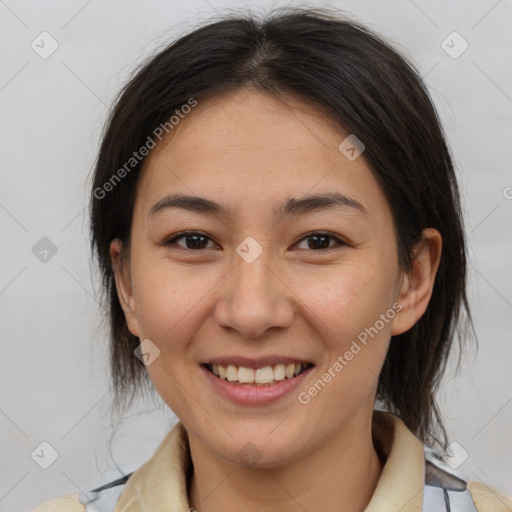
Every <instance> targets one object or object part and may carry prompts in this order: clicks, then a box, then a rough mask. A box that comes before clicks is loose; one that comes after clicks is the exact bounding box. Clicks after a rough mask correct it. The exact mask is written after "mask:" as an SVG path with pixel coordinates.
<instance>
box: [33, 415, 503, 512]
mask: <svg viewBox="0 0 512 512" xmlns="http://www.w3.org/2000/svg"><path fill="white" fill-rule="evenodd" d="M372 436H373V441H374V444H375V449H376V450H377V452H378V453H379V455H381V456H382V459H383V460H385V461H386V462H385V464H384V468H383V471H382V474H381V476H380V479H379V482H378V484H377V487H376V489H375V492H374V493H373V496H372V498H371V500H370V503H369V504H368V506H367V507H366V509H365V512H399V511H400V512H438V511H439V512H512V498H511V497H509V496H507V495H505V494H503V493H501V492H499V491H497V490H496V489H493V488H491V487H488V486H487V485H485V484H483V483H481V482H477V481H469V482H466V481H465V480H464V479H463V478H462V477H461V476H460V475H459V474H458V473H457V472H455V471H453V470H452V469H451V468H449V467H448V466H447V465H445V464H444V463H443V462H442V461H441V460H440V459H439V458H438V457H437V456H436V455H435V453H434V452H433V451H432V450H431V449H430V448H428V447H427V446H424V445H423V444H422V443H421V441H420V440H419V439H418V438H417V437H416V436H415V435H414V434H413V433H412V432H411V431H410V430H408V429H407V427H406V426H405V424H404V423H403V422H402V420H400V419H399V418H398V417H396V416H394V415H392V414H390V413H387V412H383V411H377V410H376V411H374V414H373V422H372ZM190 463H191V459H190V451H189V446H188V437H187V432H186V430H185V428H184V426H183V424H182V423H181V422H178V423H177V424H176V425H174V427H173V428H172V429H171V430H170V431H169V433H168V434H167V435H166V437H165V438H164V440H163V441H162V442H161V444H160V446H159V447H158V448H157V450H156V451H155V453H154V454H153V456H152V457H151V459H149V460H148V461H147V462H146V463H145V464H143V465H142V466H141V467H140V468H139V469H137V470H136V471H134V472H133V473H132V474H130V475H127V476H125V477H124V478H120V479H119V480H116V481H115V482H111V483H110V484H106V485H105V486H102V487H101V488H99V489H95V490H94V491H90V492H87V493H81V494H80V493H77V494H70V495H67V496H63V497H61V498H56V499H52V500H50V501H47V502H45V503H43V504H41V505H39V506H38V507H36V508H35V509H33V510H32V512H92V511H95V512H96V511H97V510H101V511H102V512H189V511H193V510H194V509H191V507H190V505H189V502H188V498H187V471H188V469H189V466H190Z"/></svg>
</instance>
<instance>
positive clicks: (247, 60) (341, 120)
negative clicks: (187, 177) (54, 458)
mask: <svg viewBox="0 0 512 512" xmlns="http://www.w3.org/2000/svg"><path fill="white" fill-rule="evenodd" d="M242 87H252V88H254V89H256V90H258V91H263V92H267V93H269V94H274V95H276V96H278V97H280V95H281V96H283V95H290V94H291V95H294V96H295V97H297V98H299V99H303V100H304V101H307V102H308V103H311V104H314V105H316V106H317V107H318V109H319V111H320V112H322V113H323V114H325V116H326V117H328V118H330V119H331V120H334V121H335V122H336V123H338V124H339V125H340V126H342V127H343V128H344V129H345V130H346V131H347V132H349V133H353V134H356V136H357V137H358V138H359V139H360V140H361V141H363V143H364V145H365V151H364V156H365V158H366V161H367V162H368V165H369V166H370V168H371V170H372V172H373V174H374V176H375V178H376V179H377V181H378V183H379V185H380V187H381V189H382V190H383V192H384V194H385V196H386V198H387V200H388V202H389V205H390V207H391V211H392V214H393V221H394V228H395V233H396V239H397V252H398V259H399V264H400V266H401V268H402V269H403V270H404V271H408V270H410V268H411V261H412V258H413V253H414V248H415V247H416V245H417V243H418V242H419V241H420V239H421V233H422V230H423V229H425V228H427V227H432V228H435V229H437V230H438V231H439V232H440V233H441V235H442V239H443V249H442V255H441V260H440V264H439V268H438V271H437V275H436V278H435V282H434V287H433V293H432V297H431V300H430V303H429V305H428V308H427V310H426V312H425V314H424V315H423V316H422V317H421V318H420V319H419V320H418V321H417V323H416V324H415V325H414V326H413V327H412V328H411V329H410V330H409V331H407V332H405V333H403V334H400V335H397V336H393V337H392V339H391V341H390V347H389V350H388V353H387V356H386V359H385V362H384V365H383V368H382V371H381V373H380V375H379V382H378V391H377V398H378V399H379V400H380V401H381V402H382V403H383V404H384V406H385V408H386V409H387V410H389V411H390V412H393V413H395V414H397V415H398V416H399V417H400V418H401V419H402V420H403V421H404V423H405V424H406V425H407V427H408V428H409V429H410V430H411V431H412V432H413V433H415V434H416V435H417V436H418V437H419V438H420V439H422V440H423V441H424V442H427V443H429V444H432V445H433V444H436V443H438V444H440V445H441V446H442V448H443V449H445V448H446V444H447V436H446V431H445V428H444V425H443V421H442V415H441V411H440V408H439V405H438V402H437V400H436V394H437V391H438V388H439V384H440V380H441V377H442V376H443V374H444V372H445V369H446V363H447V359H448V355H449V354H450V352H451V349H452V346H453V344H454V342H455V340H458V341H459V342H460V347H462V342H463V341H464V340H465V337H466V334H467V333H468V332H469V329H468V327H469V326H471V314H470V311H469V306H468V300H467V294H466V286H467V282H466V281H467V278H466V274H467V250H466V242H465V235H464V229H463V220H462V215H461V207H460V198H459V190H458V185H457V180H456V175H455V171H454V166H453V163H452V157H451V155H450V150H449V148H448V146H447V143H446V140H445V136H444V133H443V129H442V126H441V122H440V120H439V117H438V114H437V112H436V110H435V108H434V105H433V102H432V100H431V98H430V96H429V93H428V91H427V89H426V86H425V84H424V83H423V81H422V79H421V77H420V75H419V73H418V71H417V70H416V69H415V67H414V66H413V65H412V64H411V63H410V62H409V60H408V59H407V58H406V57H405V56H403V55H402V54H401V53H400V52H399V51H398V50H397V49H395V48H394V47H393V45H392V44H391V43H390V42H388V41H386V40H385V39H383V38H382V37H381V36H380V35H378V34H376V33H374V32H373V31H372V30H370V29H369V28H367V27H365V26H364V25H361V24H360V23H358V22H355V21H353V20H351V19H349V18H347V17H345V15H343V14H341V13H339V12H337V11H336V12H334V11H331V10H326V9H305V8H286V9H278V10H274V11H271V12H270V13H268V14H266V15H264V16H263V15H256V14H254V13H249V12H246V13H242V14H240V13H236V14H233V13H229V14H227V15H223V16H222V18H221V19H215V20H210V21H209V22H207V23H205V24H203V25H202V26H199V27H195V28H194V29H193V30H192V31H190V32H189V33H187V34H186V35H184V36H182V37H180V38H178V39H177V40H176V41H174V42H172V43H171V44H169V45H168V46H167V47H165V48H164V49H163V50H162V49H160V50H158V51H157V52H156V53H155V54H154V55H152V56H150V57H148V58H147V60H146V61H145V62H143V64H142V65H140V66H139V68H138V69H137V70H136V71H135V72H134V73H133V75H132V76H131V77H130V79H129V81H128V83H126V85H125V86H124V87H123V88H122V90H121V91H120V93H119V94H118V96H117V98H116V100H115V103H114V105H113V107H112V109H111V112H110V115H109V117H108V119H107V122H106V124H105V129H104V132H103V134H102V140H101V145H100V149H99V153H98V157H97V160H96V164H95V169H94V174H93V185H92V189H91V196H90V220H91V223H90V226H91V248H92V251H93V253H94V255H95V257H96V258H97V262H98V264H99V269H100V272H101V276H102V291H103V292H104V301H105V305H106V308H107V311H108V323H109V328H110V333H109V336H110V363H111V376H112V383H113V388H114V390H115V396H116V403H117V404H118V405H119V403H121V402H123V403H126V399H127V397H128V396H131V397H132V398H133V396H134V393H135V391H136V390H139V389H141V386H142V385H143V384H144V383H145V384H148V377H147V372H146V370H145V367H144V365H143V363H141V362H140V361H139V359H138V358H137V357H135V356H134V350H135V349H136V348H137V347H138V345H139V343H140V341H141V340H139V339H138V338H137V337H135V336H133V335H132V334H131V333H130V332H129V330H128V328H127V324H126V320H125V317H124V314H123V311H122V309H121V305H120V302H119V299H118V296H117V292H116V287H115V280H114V270H113V266H112V262H111V258H110V252H109V248H110V242H111V241H112V240H113V239H116V238H119V239H121V240H122V241H123V255H122V257H123V258H125V257H129V247H130V245H129V244H130V240H129V237H130V228H131V224H132V215H133V208H134V201H135V195H136V187H137V183H138V178H139V176H140V171H141V169H142V168H143V166H144V162H145V159H141V161H140V162H137V163H136V165H133V168H131V169H130V172H126V173H123V179H122V180H120V181H119V182H118V183H116V184H115V186H113V187H110V188H109V191H108V193H101V194H99V193H98V191H99V190H103V191H104V190H105V188H104V184H105V183H107V182H109V180H111V179H112V177H113V176H114V175H115V174H116V173H117V172H118V171H119V169H121V168H122V167H123V165H125V164H126V162H127V161H129V159H130V158H131V157H132V155H133V152H134V151H135V150H137V149H138V148H140V147H141V146H143V145H144V144H145V142H146V141H147V140H148V137H150V136H151V134H152V133H154V130H155V128H156V127H158V126H159V125H161V124H162V123H165V122H167V121H168V120H169V117H170V116H171V115H172V114H173V112H175V111H176V110H177V109H178V110H179V109H180V108H181V106H182V105H184V104H187V103H190V99H191V98H194V99H195V100H196V101H198V102H200V101H201V100H202V99H206V98H211V97H214V96H216V95H220V94H224V93H229V92H234V91H236V90H238V89H240V88H242ZM125 168H126V167H125ZM118 176H119V174H118ZM459 363H460V355H459ZM130 393H131V395H130Z"/></svg>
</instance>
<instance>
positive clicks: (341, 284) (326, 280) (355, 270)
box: [297, 257, 395, 350]
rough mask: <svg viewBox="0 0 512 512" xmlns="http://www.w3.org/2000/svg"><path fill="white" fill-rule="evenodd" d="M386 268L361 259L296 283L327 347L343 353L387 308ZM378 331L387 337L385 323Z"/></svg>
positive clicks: (390, 286)
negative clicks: (326, 342)
mask: <svg viewBox="0 0 512 512" xmlns="http://www.w3.org/2000/svg"><path fill="white" fill-rule="evenodd" d="M390 267H392V265H390V266H389V267H387V268H385V267H384V266H382V265H377V262H375V261H374V260H373V259H371V258H368V259H366V260H365V259H364V258H363V257H361V258H359V259H358V261H355V260H354V261H352V262H351V263H346V264H341V265H339V266H337V267H333V268H331V269H329V270H326V269H323V270H316V271H315V272H316V275H314V274H312V275H309V276H307V277H303V278H302V279H301V281H300V282H299V283H298V287H297V289H300V290H301V291H300V295H299V296H300V298H301V300H302V301H303V302H304V305H305V311H308V310H309V311H310V314H309V316H310V317H312V318H316V319H317V320H316V327H317V328H319V329H321V332H319V334H321V335H322V337H323V338H324V339H325V340H329V345H331V348H333V349H335V348H336V349H339V350H343V349H344V348H345V346H346V344H347V343H350V341H352V340H353V339H355V338H357V336H358V335H359V333H361V332H362V331H364V329H366V328H369V327H371V326H373V325H374V324H375V322H376V321H377V320H378V319H379V317H380V315H381V314H384V313H385V312H386V311H387V310H388V309H389V308H390V307H391V305H392V303H393V297H394V281H395V274H394V272H393V270H392V269H391V268H390ZM311 313H314V314H313V315H311ZM305 314H306V313H305ZM379 326H380V324H379ZM379 330H383V331H385V333H386V334H387V333H389V332H390V325H389V324H388V323H386V325H385V327H384V328H382V327H381V329H379Z"/></svg>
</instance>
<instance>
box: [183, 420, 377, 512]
mask: <svg viewBox="0 0 512 512" xmlns="http://www.w3.org/2000/svg"><path fill="white" fill-rule="evenodd" d="M365 420H366V421H365V422H364V423H363V422H362V421H360V420H358V419H357V418H354V419H353V420H352V421H351V422H350V423H349V424H347V425H346V427H345V428H344V429H343V431H341V432H338V433H337V434H336V435H334V436H332V437H331V438H330V439H329V440H327V441H325V440H322V444H321V446H319V447H318V448H317V449H316V450H312V451H311V452H310V453H309V454H308V455H306V456H304V457H302V458H301V459H299V460H296V461H294V462H293V463H289V464H287V465H284V466H280V467H277V468H272V469H259V468H250V467H249V468H248V467H244V466H241V465H240V464H235V463H231V462H229V461H226V460H225V459H223V458H221V457H219V456H218V455H217V454H216V453H214V452H212V451H211V450H210V449H209V448H207V447H205V445H204V444H202V443H201V441H200V440H199V439H197V438H194V437H193V436H189V442H190V452H191V457H192V461H193V464H194V472H193V474H192V476H191V480H190V483H189V501H190V506H191V507H194V508H195V509H196V510H198V511H199V512H220V511H224V510H237V511H238V512H249V511H252V512H253V511H255V510H268V511H274V510H275V511H279V512H288V511H290V512H292V511H293V512H295V511H297V510H301V509H302V510H340V509H341V508H342V509H343V511H344V512H362V511H364V510H365V508H366V506H367V505H368V503H369V502H370V500H371V497H372V495H373V493H374V491H375V488H376V487H377V483H378V481H379V478H380V475H381V472H382V465H381V462H380V460H379V456H378V454H377V451H376V450H375V447H374V444H373V440H372V434H371V428H372V427H371V421H368V420H367V419H365Z"/></svg>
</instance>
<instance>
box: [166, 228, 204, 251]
mask: <svg viewBox="0 0 512 512" xmlns="http://www.w3.org/2000/svg"><path fill="white" fill-rule="evenodd" d="M182 238H183V239H184V240H185V247H184V246H183V245H181V244H178V243H177V240H181V239H182ZM208 240H211V238H210V237H208V236H206V235H203V234H202V233H198V232H195V231H191V232H188V233H182V234H181V235H178V236H175V237H174V238H171V239H170V240H168V241H167V242H165V244H164V245H178V246H179V247H181V248H183V249H189V250H203V249H208V247H206V245H207V244H208Z"/></svg>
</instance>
